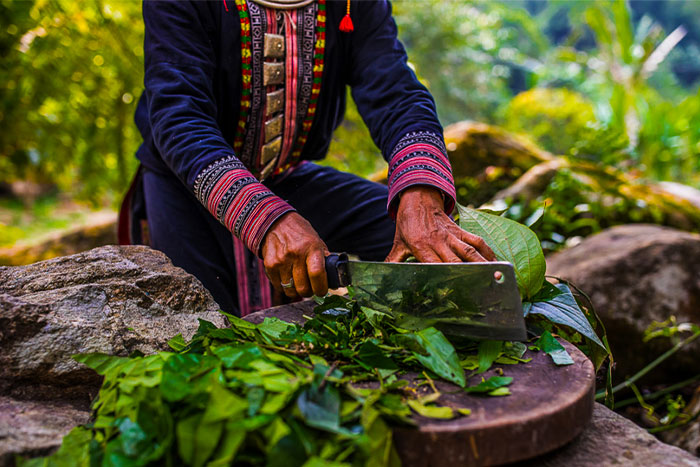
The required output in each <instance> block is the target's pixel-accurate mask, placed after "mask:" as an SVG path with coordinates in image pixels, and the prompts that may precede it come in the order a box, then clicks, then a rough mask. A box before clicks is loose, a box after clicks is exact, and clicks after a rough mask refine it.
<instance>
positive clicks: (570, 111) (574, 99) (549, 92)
mask: <svg viewBox="0 0 700 467" xmlns="http://www.w3.org/2000/svg"><path fill="white" fill-rule="evenodd" d="M504 124H505V127H506V128H508V129H509V130H512V131H515V132H518V133H525V134H527V135H529V136H530V137H531V138H533V139H534V140H535V141H536V142H538V143H539V144H540V145H542V146H544V147H546V148H547V149H549V150H550V151H553V152H555V153H557V154H566V153H568V152H569V151H570V150H571V149H572V148H573V147H575V146H576V144H577V143H578V142H579V141H583V140H586V139H587V138H588V137H589V136H590V133H591V131H592V130H593V129H594V127H595V125H596V119H595V114H594V111H593V105H591V103H590V102H588V101H587V100H586V99H585V98H584V97H583V96H581V95H580V94H578V93H576V92H573V91H570V90H568V89H565V88H534V89H531V90H529V91H525V92H521V93H520V94H518V95H517V96H515V97H514V98H513V99H512V100H511V101H510V103H509V104H508V106H507V107H506V112H505V122H504Z"/></svg>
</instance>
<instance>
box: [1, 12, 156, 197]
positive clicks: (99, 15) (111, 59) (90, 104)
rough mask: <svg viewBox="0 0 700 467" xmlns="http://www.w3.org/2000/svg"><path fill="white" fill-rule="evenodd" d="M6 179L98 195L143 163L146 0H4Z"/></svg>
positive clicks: (124, 180) (113, 188)
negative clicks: (140, 118)
mask: <svg viewBox="0 0 700 467" xmlns="http://www.w3.org/2000/svg"><path fill="white" fill-rule="evenodd" d="M0 10H1V14H0V18H1V19H0V28H1V29H2V31H3V34H2V40H1V41H0V47H2V51H1V53H2V56H3V67H2V69H0V81H2V82H3V83H5V86H3V90H2V97H1V98H0V122H1V123H2V126H3V130H2V132H1V133H0V155H1V156H2V157H1V159H0V171H1V173H2V180H0V181H10V180H13V179H25V180H33V181H37V182H42V183H46V182H52V183H56V184H58V186H59V188H61V189H62V190H64V191H73V192H75V194H76V195H77V196H79V197H81V198H84V199H88V200H91V201H92V202H94V203H95V204H99V203H100V202H101V201H103V199H104V198H105V196H107V195H109V194H111V193H113V192H114V191H121V190H122V189H123V187H124V186H125V185H126V183H127V182H128V179H129V177H130V176H131V173H132V171H133V170H134V168H135V166H136V161H135V159H134V153H135V151H136V148H137V147H138V145H139V143H140V135H139V134H138V131H137V129H136V127H135V126H134V124H133V114H134V110H135V104H136V100H137V99H138V96H139V95H140V93H141V88H142V82H143V78H142V76H143V71H142V59H143V49H142V47H143V46H142V41H143V31H142V29H143V28H142V26H141V24H140V21H141V19H140V16H141V5H140V3H138V2H133V1H123V2H105V1H100V0H90V1H89V0H79V1H73V0H38V1H11V0H2V3H0Z"/></svg>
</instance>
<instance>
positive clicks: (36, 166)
mask: <svg viewBox="0 0 700 467" xmlns="http://www.w3.org/2000/svg"><path fill="white" fill-rule="evenodd" d="M674 4H675V5H677V8H676V10H678V11H682V12H685V13H684V14H685V15H686V17H687V22H686V24H685V26H686V31H685V33H684V31H683V30H682V29H673V28H675V25H676V24H678V21H683V16H681V15H680V14H678V13H677V12H676V13H674V12H673V11H671V9H669V8H666V7H664V8H661V7H658V8H656V7H654V8H651V7H648V8H647V7H643V8H642V7H637V6H635V7H634V8H632V9H631V8H630V7H629V4H628V3H627V2H625V1H624V0H601V1H596V2H565V1H559V0H550V1H547V2H534V3H533V2H531V1H528V0H513V1H485V0H481V1H469V2H456V1H450V2H445V1H442V0H421V1H417V0H397V1H395V2H394V12H395V17H396V21H397V23H398V25H399V34H400V37H401V39H402V40H403V41H404V43H405V45H406V48H407V50H408V53H409V58H410V62H411V66H412V67H413V68H414V69H415V71H416V73H417V75H418V76H419V78H420V79H421V80H422V81H423V82H424V83H425V84H426V85H427V86H428V87H429V89H430V90H431V92H432V93H433V95H434V96H435V99H436V101H437V105H438V109H439V114H440V117H441V120H442V122H443V124H449V123H452V122H455V121H458V120H464V119H472V120H481V121H485V122H488V123H493V124H499V125H503V126H506V127H509V128H511V129H514V130H516V131H518V132H522V133H524V134H528V135H530V136H531V137H532V138H533V139H534V140H535V141H537V142H538V143H539V144H541V145H543V146H544V147H545V148H546V149H548V150H550V151H552V152H554V153H562V154H567V155H570V156H573V157H578V158H584V159H590V160H596V161H600V162H604V163H609V164H614V165H616V166H617V167H620V168H623V169H624V168H629V167H635V168H637V169H639V170H641V171H642V172H643V173H644V174H645V175H647V176H649V177H652V178H657V179H672V180H677V181H681V182H684V183H689V184H693V185H695V186H700V93H699V91H698V85H697V81H696V82H695V83H696V84H694V85H691V86H690V87H684V86H682V85H681V84H680V83H679V81H678V78H677V76H681V75H677V74H676V73H674V70H675V71H678V70H677V67H676V68H674V65H673V64H674V63H675V64H678V63H679V62H678V61H677V59H674V57H678V56H680V55H679V54H681V55H682V56H684V57H691V56H693V55H692V54H693V53H696V52H697V51H695V52H694V50H695V49H693V47H694V46H695V45H696V44H698V43H700V32H699V31H698V28H699V27H700V25H699V24H698V20H697V17H696V16H693V15H694V13H700V7H698V5H699V3H698V2H693V1H690V0H685V1H680V2H674ZM674 11H675V10H674ZM0 12H1V13H2V16H1V17H0V31H1V34H0V51H1V52H2V56H3V67H2V68H1V69H0V79H2V82H3V83H5V86H3V89H2V91H0V92H1V94H0V123H1V124H2V127H3V131H2V132H1V133H0V174H2V175H1V176H0V182H1V181H11V180H16V179H25V180H33V181H37V182H42V183H55V184H57V185H58V186H59V188H60V189H61V190H62V191H68V192H72V193H73V194H74V195H75V196H77V197H80V198H82V199H88V200H90V201H92V202H94V203H96V204H99V203H101V202H103V201H104V200H105V199H110V198H114V195H115V194H118V193H120V192H121V191H123V189H124V188H125V186H126V184H127V183H128V180H129V178H130V176H131V174H132V173H133V170H134V168H135V166H136V160H135V158H134V152H135V150H136V148H137V147H138V145H139V143H140V135H139V134H138V131H137V129H136V128H135V126H134V124H133V112H134V109H135V104H136V101H137V100H138V97H139V95H140V93H141V92H142V78H143V77H142V61H143V57H142V53H143V51H142V40H143V25H142V20H141V12H140V2H136V1H124V0H121V1H109V0H78V1H68V0H33V1H32V0H27V1H12V0H0ZM654 15H656V16H654ZM674 15H675V16H674ZM662 25H666V26H667V28H668V29H666V30H665V29H663V27H662ZM683 34H686V36H687V37H684V36H683ZM686 43H687V44H690V45H686ZM678 44H680V45H678ZM697 54H698V56H700V52H697ZM686 71H687V70H686ZM691 71H692V70H691ZM684 76H685V75H684ZM684 83H685V84H686V85H689V83H692V79H684ZM521 93H522V94H521ZM325 163H327V164H329V165H333V166H335V167H337V168H339V169H342V170H350V171H353V172H356V173H359V174H361V175H367V174H369V173H371V172H373V171H374V170H376V169H377V168H380V167H382V166H383V162H382V160H381V158H380V157H379V152H378V150H377V149H376V148H375V147H374V145H373V143H372V142H371V139H370V138H369V134H368V132H367V131H366V129H365V128H364V125H363V123H362V121H361V118H360V117H359V115H358V113H357V110H356V109H355V108H354V106H353V105H352V104H350V105H349V106H348V113H347V120H346V122H345V123H344V124H343V125H342V126H341V128H340V129H339V130H338V131H337V133H336V135H335V138H334V142H333V145H332V147H331V151H330V153H329V157H328V159H327V160H326V162H325Z"/></svg>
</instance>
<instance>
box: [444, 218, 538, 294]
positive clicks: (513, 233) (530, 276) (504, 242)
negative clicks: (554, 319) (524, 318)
mask: <svg viewBox="0 0 700 467" xmlns="http://www.w3.org/2000/svg"><path fill="white" fill-rule="evenodd" d="M457 208H458V210H459V226H460V227H461V228H463V229H464V230H466V231H468V232H470V233H473V234H474V235H478V236H480V237H481V238H483V239H484V241H486V243H487V244H488V245H489V246H490V247H491V249H492V250H493V252H494V253H495V255H496V257H497V258H498V260H499V261H507V262H509V263H512V264H513V267H514V268H515V277H516V280H517V282H518V288H519V289H520V295H521V296H522V297H523V298H525V299H529V298H530V297H532V296H534V295H535V294H536V293H537V292H538V291H539V290H540V287H542V283H543V282H544V274H545V269H546V264H545V261H544V253H543V252H542V246H540V241H539V240H538V239H537V235H535V233H534V232H533V231H532V230H530V229H529V228H527V227H526V226H524V225H522V224H520V223H518V222H515V221H513V220H510V219H506V218H505V217H500V216H495V215H493V214H489V213H486V212H483V211H478V210H476V209H470V208H467V207H464V206H460V205H457Z"/></svg>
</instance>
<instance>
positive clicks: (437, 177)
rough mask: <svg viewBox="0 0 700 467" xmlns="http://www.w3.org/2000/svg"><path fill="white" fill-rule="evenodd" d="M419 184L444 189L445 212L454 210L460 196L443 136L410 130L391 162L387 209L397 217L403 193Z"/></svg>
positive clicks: (395, 151) (391, 214)
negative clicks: (399, 200) (458, 195)
mask: <svg viewBox="0 0 700 467" xmlns="http://www.w3.org/2000/svg"><path fill="white" fill-rule="evenodd" d="M414 141H415V142H414ZM415 185H425V186H431V187H434V188H437V189H439V190H440V191H442V193H443V194H444V196H445V212H447V213H448V214H449V213H451V212H452V210H453V209H454V206H455V202H456V198H457V193H456V190H455V186H454V179H453V177H452V169H451V167H450V161H449V159H448V157H447V154H446V151H445V150H444V145H443V144H442V138H441V137H438V136H437V135H435V134H432V133H427V132H417V133H410V134H408V135H406V136H405V137H404V138H402V139H401V140H400V141H399V143H398V144H397V149H395V150H394V154H393V156H392V157H391V159H390V162H389V200H388V203H387V209H388V211H389V215H390V216H391V217H392V218H394V217H395V216H396V210H397V208H398V196H399V194H400V193H401V192H402V191H403V190H405V189H406V188H408V187H410V186H415Z"/></svg>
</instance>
